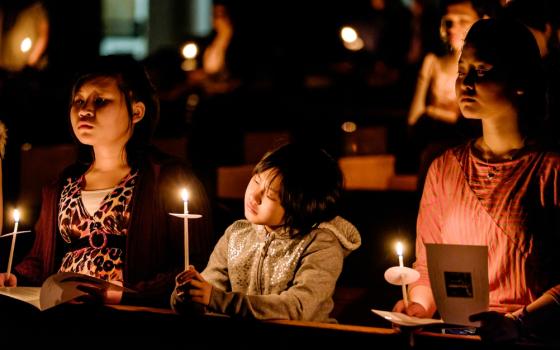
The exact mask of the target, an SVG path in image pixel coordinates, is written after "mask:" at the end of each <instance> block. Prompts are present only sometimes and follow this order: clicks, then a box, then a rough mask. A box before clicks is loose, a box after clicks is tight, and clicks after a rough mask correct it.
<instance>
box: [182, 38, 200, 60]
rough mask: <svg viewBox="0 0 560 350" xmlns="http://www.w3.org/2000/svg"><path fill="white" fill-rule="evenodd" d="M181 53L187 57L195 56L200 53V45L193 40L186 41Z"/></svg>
mask: <svg viewBox="0 0 560 350" xmlns="http://www.w3.org/2000/svg"><path fill="white" fill-rule="evenodd" d="M181 53H182V54H183V57H185V58H186V59H192V58H195V57H196V55H197V54H198V46H197V45H196V44H195V43H192V42H191V43H186V44H185V46H183V49H182V50H181Z"/></svg>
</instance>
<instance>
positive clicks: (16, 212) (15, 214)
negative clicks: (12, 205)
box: [14, 209, 19, 222]
mask: <svg viewBox="0 0 560 350" xmlns="http://www.w3.org/2000/svg"><path fill="white" fill-rule="evenodd" d="M14 221H15V222H18V221H19V210H17V209H14Z"/></svg>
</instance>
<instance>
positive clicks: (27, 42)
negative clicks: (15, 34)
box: [19, 37, 33, 53]
mask: <svg viewBox="0 0 560 350" xmlns="http://www.w3.org/2000/svg"><path fill="white" fill-rule="evenodd" d="M32 44H33V42H32V41H31V38H29V37H26V38H25V39H23V40H22V41H21V44H20V46H19V48H20V50H21V52H23V53H26V52H28V51H29V50H31V45H32Z"/></svg>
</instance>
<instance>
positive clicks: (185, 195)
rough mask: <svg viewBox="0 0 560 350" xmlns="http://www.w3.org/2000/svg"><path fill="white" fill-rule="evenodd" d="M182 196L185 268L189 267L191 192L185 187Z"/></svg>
mask: <svg viewBox="0 0 560 350" xmlns="http://www.w3.org/2000/svg"><path fill="white" fill-rule="evenodd" d="M181 198H183V214H185V219H184V223H185V228H184V232H185V270H186V269H188V268H189V218H188V214H189V192H187V190H186V189H185V188H183V190H182V191H181Z"/></svg>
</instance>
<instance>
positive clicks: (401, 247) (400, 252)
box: [397, 242, 408, 309]
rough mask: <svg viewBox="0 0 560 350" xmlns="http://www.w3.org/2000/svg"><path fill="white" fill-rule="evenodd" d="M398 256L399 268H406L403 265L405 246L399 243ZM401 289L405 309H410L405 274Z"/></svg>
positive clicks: (402, 276) (402, 277) (402, 275)
mask: <svg viewBox="0 0 560 350" xmlns="http://www.w3.org/2000/svg"><path fill="white" fill-rule="evenodd" d="M397 255H398V256H399V266H400V267H404V263H403V245H402V243H401V242H397ZM401 287H402V295H403V301H404V307H405V309H408V292H407V291H406V284H405V283H404V273H403V274H401Z"/></svg>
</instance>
